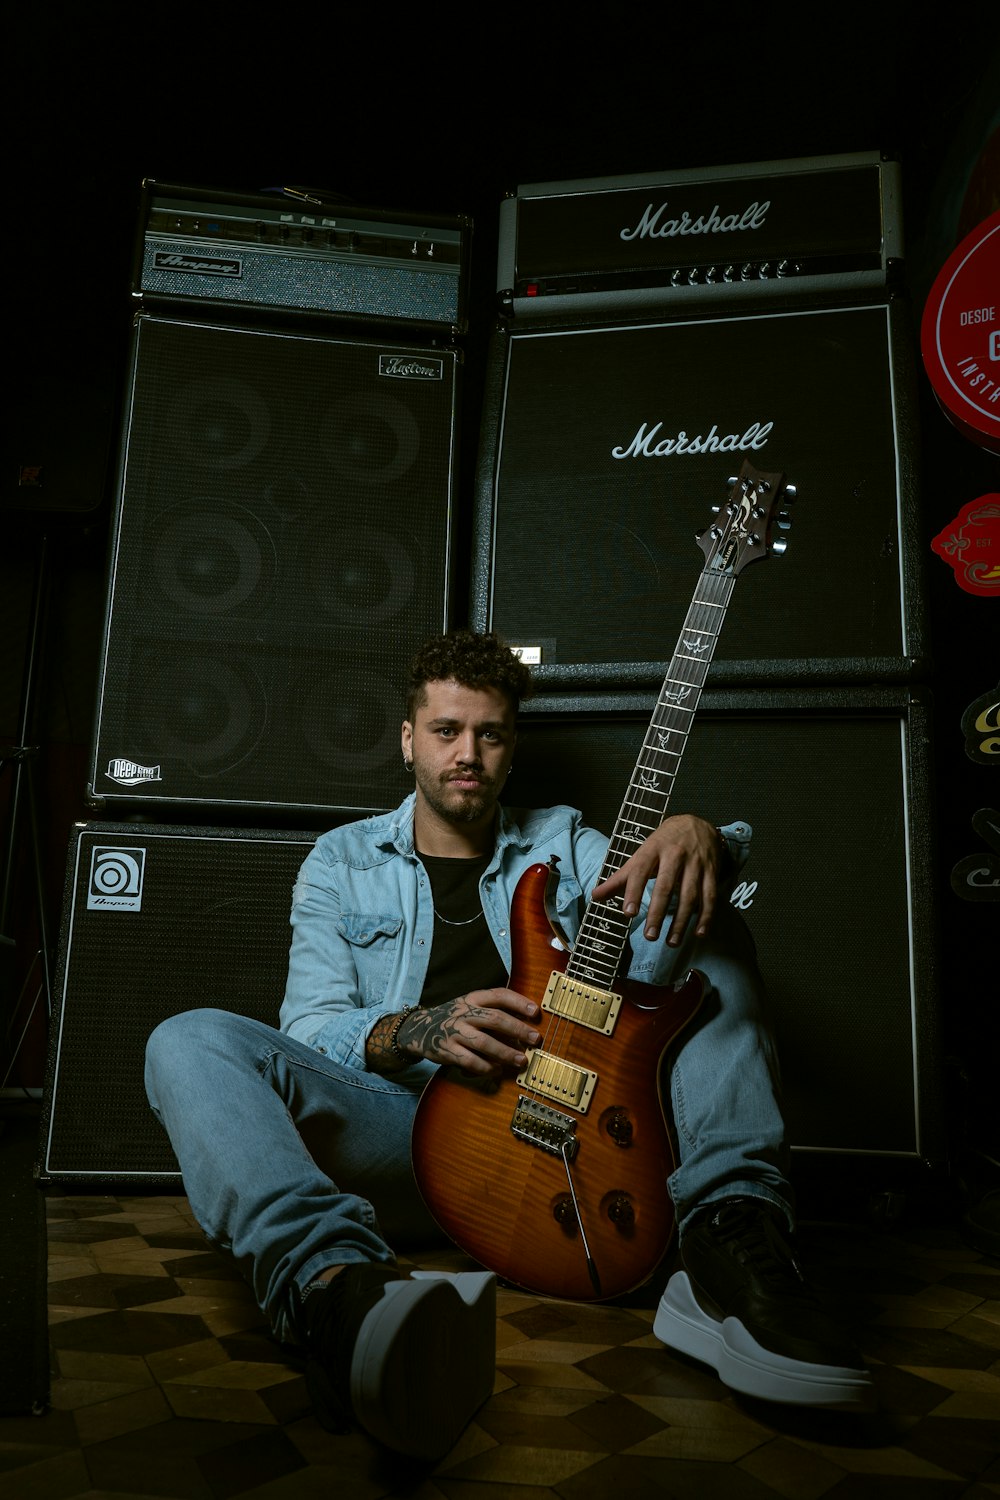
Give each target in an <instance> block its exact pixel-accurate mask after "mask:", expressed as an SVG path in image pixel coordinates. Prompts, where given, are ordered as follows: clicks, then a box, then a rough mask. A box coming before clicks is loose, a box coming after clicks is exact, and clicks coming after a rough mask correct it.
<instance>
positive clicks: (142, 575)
mask: <svg viewBox="0 0 1000 1500" xmlns="http://www.w3.org/2000/svg"><path fill="white" fill-rule="evenodd" d="M459 364H460V358H459V355H458V353H457V352H456V351H455V350H454V349H450V348H445V347H441V348H434V349H430V348H426V347H417V346H412V345H403V344H400V343H397V342H394V341H392V340H391V339H388V338H386V339H368V338H353V337H347V338H345V337H335V336H324V335H319V334H313V333H305V332H301V331H292V332H279V331H275V330H264V329H262V328H251V327H228V326H221V325H215V324H212V323H204V322H191V321H187V320H184V319H179V318H169V317H160V316H157V315H152V314H148V313H140V314H139V315H138V317H137V319H136V330H135V339H134V347H133V357H132V369H131V379H130V389H129V398H128V406H127V419H126V431H125V436H124V442H123V453H122V463H121V475H120V480H119V485H118V493H117V500H116V507H115V521H114V528H113V538H112V548H111V568H110V580H109V586H108V603H107V614H106V621H105V629H104V639H103V646H102V652H101V659H100V671H99V683H98V703H97V713H96V718H95V730H94V738H93V749H92V758H91V761H90V767H89V778H88V779H89V792H90V796H91V799H92V804H93V806H94V807H95V810H97V811H100V810H102V809H103V808H104V806H105V805H107V806H108V807H114V806H119V807H122V806H128V805H133V806H134V805H143V806H145V805H150V804H155V805H163V806H166V805H183V806H185V807H188V806H192V805H203V806H205V807H219V806H227V807H237V806H238V807H241V808H251V807H252V808H264V807H266V808H279V807H280V808H282V809H285V808H295V809H301V808H310V809H313V808H318V809H324V810H327V809H348V810H359V811H360V810H365V809H371V808H377V807H386V806H392V805H393V804H394V802H395V801H396V800H397V797H398V796H399V795H402V793H403V791H404V790H405V786H404V782H403V773H402V768H401V766H402V763H401V758H400V754H399V724H400V722H401V718H402V698H401V692H402V679H403V676H404V674H405V669H406V665H407V663H408V660H409V657H410V655H411V653H412V651H413V650H414V649H415V648H416V646H417V645H418V644H419V643H420V641H421V640H423V639H424V638H425V637H426V636H428V635H431V634H433V633H435V632H436V631H439V630H441V629H443V628H445V626H446V624H447V618H448V611H449V602H450V601H449V596H450V593H451V588H452V580H451V534H452V502H453V484H454V459H455V443H456V414H457V400H458V384H459ZM216 821H219V820H218V819H216Z"/></svg>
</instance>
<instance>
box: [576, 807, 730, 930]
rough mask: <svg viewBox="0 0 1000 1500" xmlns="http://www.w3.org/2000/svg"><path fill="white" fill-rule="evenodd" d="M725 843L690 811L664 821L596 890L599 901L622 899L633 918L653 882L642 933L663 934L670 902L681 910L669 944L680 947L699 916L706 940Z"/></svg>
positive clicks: (675, 916)
mask: <svg viewBox="0 0 1000 1500" xmlns="http://www.w3.org/2000/svg"><path fill="white" fill-rule="evenodd" d="M721 860H722V843H721V839H720V836H719V832H718V830H717V829H716V828H713V826H712V824H711V823H706V821H705V819H704V818H697V817H695V816H694V815H693V814H691V813H682V814H680V815H679V816H677V817H673V818H666V819H665V820H664V821H663V822H662V823H661V824H660V826H659V828H657V829H655V830H654V831H653V832H652V833H651V834H650V835H649V838H648V839H646V841H645V843H643V844H640V846H639V848H638V849H637V850H636V851H635V853H634V854H633V855H632V857H631V859H628V860H626V861H625V863H624V864H623V865H622V867H621V869H620V870H616V871H615V873H614V874H613V875H612V876H610V877H609V879H607V880H602V881H601V882H600V884H599V885H596V886H595V887H594V891H593V898H594V900H595V901H607V900H608V899H609V897H611V896H621V898H622V911H623V912H624V914H625V916H627V917H634V916H635V914H636V912H637V911H638V910H639V907H640V905H641V903H642V898H643V893H644V892H645V889H646V886H647V884H648V882H649V881H650V880H654V877H655V880H654V885H653V892H652V895H651V897H650V901H649V910H648V912H647V913H646V924H645V927H644V928H643V932H644V933H645V935H646V937H647V938H649V939H650V940H651V941H655V940H656V938H658V937H659V935H660V929H661V927H662V926H663V922H664V920H665V918H666V917H667V914H668V908H669V906H670V902H671V900H672V899H673V898H674V897H675V896H676V898H677V908H676V910H675V911H674V913H673V916H672V918H671V920H670V925H669V927H668V928H667V942H668V943H669V944H670V946H671V947H673V948H676V947H677V946H678V944H679V943H680V941H681V939H682V938H683V936H684V933H685V931H686V930H687V925H688V922H689V921H690V920H691V918H692V917H693V916H695V915H697V919H698V921H697V926H696V927H695V932H696V933H697V935H698V937H704V935H705V934H706V933H707V932H708V929H709V926H710V925H711V921H712V914H713V912H714V910H715V900H716V892H717V889H718V875H719V866H720V864H721Z"/></svg>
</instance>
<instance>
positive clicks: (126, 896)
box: [87, 844, 146, 911]
mask: <svg viewBox="0 0 1000 1500" xmlns="http://www.w3.org/2000/svg"><path fill="white" fill-rule="evenodd" d="M145 871H146V851H145V849H136V848H134V847H132V846H131V845H129V846H128V847H127V848H123V847H121V846H120V845H117V844H95V845H94V848H93V851H92V853H91V856H90V884H89V886H88V889H87V910H88V911H140V910H141V909H142V880H143V875H144V874H145Z"/></svg>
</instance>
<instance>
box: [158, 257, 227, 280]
mask: <svg viewBox="0 0 1000 1500" xmlns="http://www.w3.org/2000/svg"><path fill="white" fill-rule="evenodd" d="M153 270H154V271H180V272H183V273H184V275H185V276H222V277H225V278H226V279H227V280H230V281H233V280H235V281H239V280H240V278H241V277H242V275H243V262H242V261H241V260H239V259H238V258H237V257H236V256H233V255H192V254H190V253H188V254H187V255H183V254H181V252H180V251H179V250H154V251H153Z"/></svg>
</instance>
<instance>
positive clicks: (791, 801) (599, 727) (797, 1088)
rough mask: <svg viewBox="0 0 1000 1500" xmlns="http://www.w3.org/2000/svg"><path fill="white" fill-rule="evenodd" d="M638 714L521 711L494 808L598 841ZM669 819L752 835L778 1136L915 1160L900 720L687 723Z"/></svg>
mask: <svg viewBox="0 0 1000 1500" xmlns="http://www.w3.org/2000/svg"><path fill="white" fill-rule="evenodd" d="M648 717H649V716H648V715H646V717H645V718H643V719H641V720H640V719H634V720H632V721H631V722H630V721H629V720H627V719H624V720H623V719H619V720H618V722H610V721H609V722H599V721H596V720H587V719H586V718H584V719H583V720H581V721H577V722H568V721H566V720H563V721H562V722H560V721H559V720H558V718H555V719H550V718H547V717H545V716H541V715H540V716H539V717H538V719H537V720H535V719H531V718H524V719H522V723H521V728H520V731H519V734H518V749H517V758H516V762H515V767H514V771H513V772H512V774H511V777H510V781H509V782H508V792H507V796H506V798H505V800H506V801H507V802H508V803H511V804H513V803H514V802H515V801H517V800H519V799H520V798H521V797H522V796H527V797H528V799H529V801H531V802H537V803H539V804H542V805H544V804H545V803H547V802H566V803H568V804H569V805H570V806H573V807H579V808H581V809H582V811H583V812H584V814H585V815H586V817H587V818H588V820H589V821H590V822H591V823H592V824H593V825H594V826H596V827H598V828H601V829H603V830H604V831H605V832H610V830H611V828H612V826H613V824H614V820H615V818H616V816H617V814H618V811H619V807H620V804H621V801H622V798H623V797H624V795H625V790H626V788H627V786H628V782H629V778H630V776H631V773H632V769H633V767H634V765H635V761H636V757H637V755H638V753H639V748H640V746H641V744H642V739H643V734H644V732H645V728H646V724H647V723H648ZM671 809H672V810H673V811H674V812H687V811H690V812H697V813H699V814H701V815H702V816H704V817H706V818H709V819H710V820H711V821H712V822H715V823H724V822H732V821H735V820H738V819H743V820H745V821H746V822H748V823H749V824H750V825H751V827H752V828H753V830H754V833H753V839H752V842H751V854H750V859H749V861H748V863H747V865H746V867H745V869H744V871H743V872H742V876H741V879H742V881H743V883H744V890H743V900H744V902H745V904H746V910H745V916H746V920H747V922H748V923H749V926H750V930H751V932H752V933H753V936H754V939H755V941H756V943H757V949H758V954H759V958H760V964H761V968H762V971H763V973H764V976H765V979H766V982H767V986H768V991H769V995H770V1000H771V1004H772V1007H773V1018H774V1025H775V1030H776V1033H777V1037H778V1042H779V1049H780V1053H781V1057H782V1060H783V1069H784V1087H785V1092H786V1106H787V1119H788V1126H789V1137H790V1139H791V1141H792V1144H793V1145H795V1146H799V1147H810V1148H816V1149H824V1150H843V1151H848V1150H850V1151H854V1150H857V1151H873V1152H895V1151H900V1152H913V1151H914V1150H915V1149H916V1117H915V1101H914V1051H913V1049H914V1022H913V1004H914V993H913V966H912V962H911V947H910V944H911V937H912V931H911V914H910V893H909V887H908V882H907V869H906V803H905V799H904V767H903V745H902V735H901V721H900V719H899V717H898V716H887V717H872V718H860V717H851V716H845V717H839V718H838V717H833V716H828V715H820V716H810V715H808V714H806V715H802V716H795V717H784V716H779V717H776V718H775V717H772V718H770V719H769V718H762V717H757V716H741V715H733V716H727V717H725V718H720V719H715V718H711V717H707V716H706V715H705V714H704V713H703V714H702V715H701V716H700V717H699V719H698V720H697V721H696V723H695V725H694V728H693V730H692V732H691V737H690V741H689V743H688V748H687V751H686V753H685V758H684V760H683V762H682V764H681V769H680V772H679V774H678V777H677V780H676V782H675V785H674V789H673V793H672V796H671ZM859 851H864V857H863V858H862V857H860V855H859ZM922 936H925V935H922Z"/></svg>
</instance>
